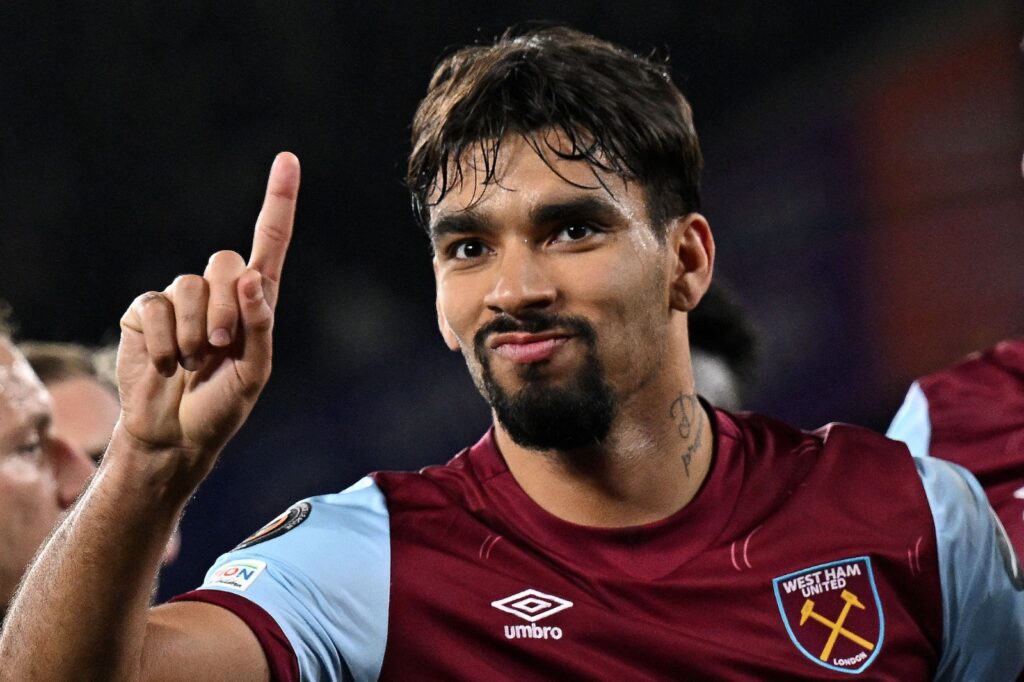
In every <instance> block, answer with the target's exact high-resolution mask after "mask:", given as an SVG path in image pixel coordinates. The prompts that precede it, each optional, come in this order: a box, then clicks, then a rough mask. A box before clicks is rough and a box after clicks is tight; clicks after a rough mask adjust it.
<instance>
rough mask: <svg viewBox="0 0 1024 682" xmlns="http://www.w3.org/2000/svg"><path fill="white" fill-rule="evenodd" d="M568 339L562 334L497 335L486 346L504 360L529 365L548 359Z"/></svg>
mask: <svg viewBox="0 0 1024 682" xmlns="http://www.w3.org/2000/svg"><path fill="white" fill-rule="evenodd" d="M570 338H571V337H569V336H566V335H564V334H497V335H495V336H494V337H492V338H491V340H490V342H489V343H488V344H487V345H488V346H490V347H491V348H492V349H493V350H494V352H495V354H497V355H499V356H501V357H503V358H505V359H506V360H509V361H511V362H515V363H518V364H530V363H533V362H541V361H543V360H547V359H549V358H550V357H551V356H552V355H554V354H555V352H557V350H558V349H559V348H560V347H561V346H563V345H565V343H566V342H567V341H568V340H569V339H570Z"/></svg>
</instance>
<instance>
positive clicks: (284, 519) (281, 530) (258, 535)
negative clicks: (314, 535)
mask: <svg viewBox="0 0 1024 682" xmlns="http://www.w3.org/2000/svg"><path fill="white" fill-rule="evenodd" d="M312 508H313V505H311V504H310V503H309V502H306V501H305V500H303V501H302V502H297V503H295V504H293V505H292V506H290V507H288V509H287V510H286V511H285V512H284V513H283V514H280V515H278V516H277V517H276V518H274V520H273V521H271V522H270V523H268V524H267V525H265V526H263V527H262V528H260V529H259V530H258V531H256V532H255V533H253V534H252V535H250V536H249V537H247V538H246V539H244V540H242V542H241V543H239V545H238V547H235V549H234V551H237V550H240V549H245V548H246V547H252V546H253V545H258V544H259V543H261V542H266V541H267V540H272V539H273V538H276V537H280V536H281V535H284V534H285V533H287V532H288V531H290V530H292V529H293V528H295V527H296V526H298V525H299V524H300V523H302V522H303V521H305V520H306V519H307V518H309V512H310V510H311V509H312Z"/></svg>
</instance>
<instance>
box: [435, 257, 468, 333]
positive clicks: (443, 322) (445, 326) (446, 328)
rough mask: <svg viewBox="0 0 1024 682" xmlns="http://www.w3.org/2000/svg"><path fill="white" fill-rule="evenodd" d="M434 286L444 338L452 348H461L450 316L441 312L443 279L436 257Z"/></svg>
mask: <svg viewBox="0 0 1024 682" xmlns="http://www.w3.org/2000/svg"><path fill="white" fill-rule="evenodd" d="M434 287H435V291H436V292H437V293H436V294H435V297H434V307H435V308H436V309H437V328H438V329H439V330H441V336H442V337H443V338H444V342H445V345H447V346H448V348H450V349H451V350H454V351H458V350H461V348H462V346H461V345H460V344H459V337H457V336H456V335H455V332H453V331H452V328H451V325H449V324H448V318H446V317H445V316H444V313H443V312H441V280H440V278H439V277H438V269H437V259H436V258H435V259H434Z"/></svg>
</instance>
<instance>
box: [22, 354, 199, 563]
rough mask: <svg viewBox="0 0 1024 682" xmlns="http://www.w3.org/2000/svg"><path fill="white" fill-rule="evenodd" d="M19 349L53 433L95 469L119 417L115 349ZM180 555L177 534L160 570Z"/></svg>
mask: <svg viewBox="0 0 1024 682" xmlns="http://www.w3.org/2000/svg"><path fill="white" fill-rule="evenodd" d="M18 349H19V350H20V351H21V352H22V353H23V354H24V355H25V358H26V359H27V360H28V362H29V364H30V365H31V366H32V369H33V370H34V371H35V373H36V375H37V376H38V377H39V379H40V380H42V382H43V384H44V385H45V386H46V389H47V390H48V391H49V392H50V398H51V402H52V406H53V432H54V433H55V434H56V435H57V436H58V437H59V438H61V440H63V441H64V442H65V443H67V444H68V445H69V446H70V447H73V448H75V449H76V450H77V451H78V454H80V455H83V456H85V457H88V458H89V459H91V460H92V461H93V462H95V463H96V464H97V465H98V464H99V463H100V461H101V459H102V458H103V452H104V451H105V450H106V449H107V443H109V442H110V434H111V433H112V432H113V430H114V424H116V423H117V419H118V416H119V414H120V412H121V404H120V401H119V400H118V394H117V377H116V374H115V371H114V368H115V364H114V363H115V361H116V358H117V348H116V347H101V348H89V347H87V346H83V345H81V344H77V343H60V342H43V341H24V342H21V343H19V344H18ZM180 550H181V534H180V533H179V532H178V531H175V533H174V535H172V536H171V540H170V542H169V543H168V544H167V549H166V551H165V552H164V564H169V563H171V562H173V561H174V560H175V559H176V558H177V557H178V553H179V551H180Z"/></svg>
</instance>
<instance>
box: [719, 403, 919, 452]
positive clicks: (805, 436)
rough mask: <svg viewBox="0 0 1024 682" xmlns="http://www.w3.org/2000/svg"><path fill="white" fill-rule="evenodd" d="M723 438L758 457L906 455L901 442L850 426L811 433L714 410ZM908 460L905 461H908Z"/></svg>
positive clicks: (837, 424)
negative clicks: (849, 452)
mask: <svg viewBox="0 0 1024 682" xmlns="http://www.w3.org/2000/svg"><path fill="white" fill-rule="evenodd" d="M717 413H718V422H719V424H720V430H721V435H722V436H723V437H726V438H729V437H732V438H735V439H737V440H740V441H743V442H744V444H745V445H747V446H748V449H750V450H751V451H753V452H757V453H758V456H759V457H761V456H765V455H768V456H783V455H810V456H816V457H833V456H844V454H845V453H847V452H848V451H856V452H857V453H858V455H861V456H865V457H871V456H872V455H873V454H878V455H880V456H883V457H891V456H892V455H893V454H894V453H895V454H901V455H907V454H908V453H907V448H906V446H905V445H904V444H903V443H899V442H896V441H893V440H892V439H889V438H886V437H885V436H883V435H881V434H879V433H877V432H875V431H872V430H870V429H866V428H863V427H860V426H854V425H852V424H844V423H840V422H834V423H831V424H826V425H825V426H822V427H820V428H818V429H815V430H813V431H806V430H803V429H798V428H796V427H795V426H791V425H789V424H786V423H785V422H782V421H780V420H778V419H774V418H772V417H767V416H764V415H760V414H755V413H752V412H743V413H738V414H733V413H728V412H724V411H722V410H718V411H717ZM908 459H909V458H908ZM851 464H852V462H851Z"/></svg>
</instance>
